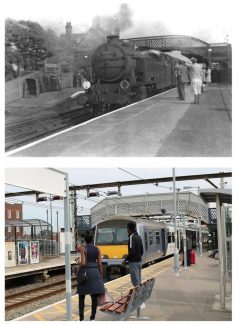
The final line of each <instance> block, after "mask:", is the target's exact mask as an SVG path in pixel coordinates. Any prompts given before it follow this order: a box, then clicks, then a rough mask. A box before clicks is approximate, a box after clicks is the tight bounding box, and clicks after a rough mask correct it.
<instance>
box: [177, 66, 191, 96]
mask: <svg viewBox="0 0 237 325" xmlns="http://www.w3.org/2000/svg"><path fill="white" fill-rule="evenodd" d="M176 76H177V89H178V95H179V98H180V100H185V84H187V83H189V74H188V69H187V67H186V66H185V65H184V64H183V62H182V61H180V62H179V63H178V64H177V66H176Z"/></svg>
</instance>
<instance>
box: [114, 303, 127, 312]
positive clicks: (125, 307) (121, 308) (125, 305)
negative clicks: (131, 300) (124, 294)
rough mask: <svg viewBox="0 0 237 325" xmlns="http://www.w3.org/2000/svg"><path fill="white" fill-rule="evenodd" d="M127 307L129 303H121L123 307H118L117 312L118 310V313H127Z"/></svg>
mask: <svg viewBox="0 0 237 325" xmlns="http://www.w3.org/2000/svg"><path fill="white" fill-rule="evenodd" d="M127 307H128V304H124V305H121V307H119V308H117V309H116V310H115V312H116V313H117V314H122V313H125V311H126V310H127Z"/></svg>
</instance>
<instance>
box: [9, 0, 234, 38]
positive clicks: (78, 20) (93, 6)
mask: <svg viewBox="0 0 237 325" xmlns="http://www.w3.org/2000/svg"><path fill="white" fill-rule="evenodd" d="M125 2H126V3H127V4H128V5H129V7H130V8H131V9H132V12H133V20H134V27H136V28H139V25H140V27H141V28H142V29H144V30H145V32H146V34H147V30H149V28H150V31H151V32H152V34H153V35H154V34H155V32H156V30H155V26H156V25H155V23H160V24H161V25H162V26H165V27H166V29H167V30H168V31H170V33H171V34H184V35H190V36H196V37H198V36H200V37H203V39H204V38H206V39H204V40H206V41H210V42H223V41H224V37H225V35H226V34H229V36H230V40H231V38H232V34H233V31H234V30H233V29H234V26H233V23H234V20H235V16H234V12H235V8H234V6H235V5H234V0H226V1H223V0H215V1H214V0H199V1H196V2H194V1H190V0H179V1H176V0H169V1H157V0H147V1H140V0H137V1H135V0H127V1H119V0H110V1H109V0H101V1H95V0H91V1H82V0H68V1H56V0H50V1H49V0H41V1H40V2H34V1H32V0H20V1H19V0H11V1H5V3H4V8H3V9H4V11H3V12H4V15H5V17H9V18H13V19H17V20H18V19H25V20H27V19H30V20H33V21H38V22H40V23H41V24H43V25H50V26H53V25H54V23H55V26H57V28H59V30H58V32H62V33H63V32H64V26H65V23H66V22H67V21H71V23H72V25H73V30H74V32H78V31H84V30H85V29H86V28H88V27H89V26H91V23H92V19H93V18H94V17H95V16H96V15H100V16H105V15H113V14H114V13H116V12H117V11H118V8H119V6H120V4H121V3H125ZM121 36H123V35H121ZM137 36H139V35H137Z"/></svg>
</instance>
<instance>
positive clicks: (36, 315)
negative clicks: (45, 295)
mask: <svg viewBox="0 0 237 325" xmlns="http://www.w3.org/2000/svg"><path fill="white" fill-rule="evenodd" d="M33 316H34V318H35V319H37V320H41V321H46V320H47V319H45V318H44V317H42V315H41V314H34V315H33Z"/></svg>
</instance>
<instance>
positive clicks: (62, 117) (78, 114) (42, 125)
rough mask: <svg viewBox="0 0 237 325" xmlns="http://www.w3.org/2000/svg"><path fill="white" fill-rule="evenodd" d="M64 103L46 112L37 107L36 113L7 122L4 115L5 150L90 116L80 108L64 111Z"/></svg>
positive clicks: (77, 122) (80, 121)
mask: <svg viewBox="0 0 237 325" xmlns="http://www.w3.org/2000/svg"><path fill="white" fill-rule="evenodd" d="M66 105H67V103H66V102H64V103H61V104H60V107H57V108H52V109H50V108H49V111H48V112H45V110H44V111H43V112H40V109H39V111H38V112H37V113H36V112H34V113H33V114H32V116H30V117H29V116H28V117H27V118H21V119H19V118H18V119H15V120H14V119H13V121H10V122H8V117H7V116H6V130H5V149H6V151H8V150H12V149H15V148H18V147H20V146H22V145H26V144H28V143H30V142H32V141H35V140H38V139H40V138H43V137H45V136H48V135H51V134H53V133H55V132H57V131H61V130H64V129H66V128H68V127H70V126H74V125H77V124H80V123H83V122H85V121H87V120H88V119H90V116H89V115H86V114H84V113H83V112H82V110H81V109H80V108H73V109H68V110H67V111H65V107H66ZM19 109H20V108H19Z"/></svg>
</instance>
